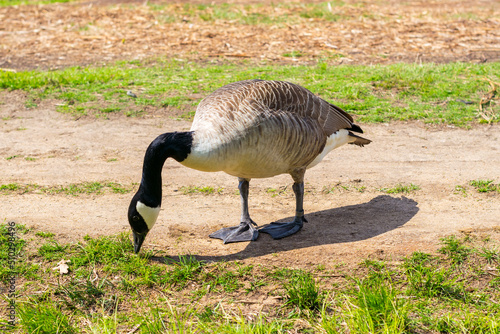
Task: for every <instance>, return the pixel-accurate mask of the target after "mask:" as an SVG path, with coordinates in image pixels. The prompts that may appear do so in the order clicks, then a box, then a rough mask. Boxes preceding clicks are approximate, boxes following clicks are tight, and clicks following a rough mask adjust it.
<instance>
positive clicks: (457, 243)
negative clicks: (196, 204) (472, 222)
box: [439, 235, 472, 264]
mask: <svg viewBox="0 0 500 334" xmlns="http://www.w3.org/2000/svg"><path fill="white" fill-rule="evenodd" d="M441 243H442V245H443V247H441V248H440V249H439V252H440V253H442V254H444V255H446V256H448V257H449V258H450V259H451V260H452V261H453V263H459V264H460V263H463V262H464V261H465V260H467V257H468V256H469V255H470V253H471V252H472V251H471V249H470V248H469V247H467V246H465V245H464V240H459V239H458V238H457V237H456V236H454V235H451V236H449V237H445V238H442V239H441Z"/></svg>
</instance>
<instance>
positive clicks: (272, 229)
mask: <svg viewBox="0 0 500 334" xmlns="http://www.w3.org/2000/svg"><path fill="white" fill-rule="evenodd" d="M297 174H298V175H297ZM297 174H292V177H293V178H294V181H295V183H294V184H293V187H292V189H293V192H294V193H295V202H296V209H295V219H294V220H293V221H291V222H286V223H271V224H269V225H268V226H266V227H264V228H261V229H260V230H259V231H260V232H264V233H267V234H269V235H271V237H273V239H282V238H285V237H288V236H290V235H292V234H295V233H297V232H298V231H300V229H301V228H302V226H303V225H304V222H307V220H306V218H305V217H304V207H303V205H304V171H302V172H301V173H297Z"/></svg>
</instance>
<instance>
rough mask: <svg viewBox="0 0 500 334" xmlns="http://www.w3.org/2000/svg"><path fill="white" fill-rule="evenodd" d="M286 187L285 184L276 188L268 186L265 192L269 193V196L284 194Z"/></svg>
mask: <svg viewBox="0 0 500 334" xmlns="http://www.w3.org/2000/svg"><path fill="white" fill-rule="evenodd" d="M287 188H288V187H287V186H281V187H279V188H278V189H276V188H271V187H269V188H266V193H268V194H270V195H271V197H276V196H281V195H285V194H286V191H287Z"/></svg>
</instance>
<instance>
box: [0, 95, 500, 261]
mask: <svg viewBox="0 0 500 334" xmlns="http://www.w3.org/2000/svg"><path fill="white" fill-rule="evenodd" d="M1 98H2V100H3V101H9V103H7V104H4V105H3V106H2V108H1V109H0V117H1V118H2V119H3V120H2V122H1V123H0V142H1V143H2V146H1V147H0V157H1V159H0V170H1V171H2V172H1V183H2V184H6V183H20V184H27V183H36V184H39V185H44V186H51V185H67V184H69V183H79V182H84V181H114V182H119V183H122V184H124V185H130V184H131V183H133V182H138V181H139V179H140V175H141V163H142V157H143V154H144V150H145V148H146V147H147V145H148V144H149V142H150V141H151V140H152V139H153V138H154V137H155V136H156V135H158V134H160V133H163V132H168V131H174V130H186V129H188V128H189V126H190V124H189V123H188V122H184V121H174V120H170V119H168V118H166V117H155V118H153V117H150V118H125V117H119V118H117V119H114V120H103V119H93V118H82V119H78V120H75V119H74V118H72V117H69V116H66V115H62V114H60V113H57V112H55V108H56V107H55V104H56V103H57V101H45V102H43V103H42V104H41V105H40V106H39V107H38V108H37V109H33V110H26V109H25V108H24V106H23V101H24V96H23V94H21V93H19V92H11V93H7V92H3V93H2V95H1ZM363 128H364V130H365V133H366V137H368V138H370V139H372V140H373V143H372V144H370V145H368V146H366V147H364V148H358V147H352V146H350V145H349V146H345V147H342V148H340V149H338V150H336V151H334V152H332V153H330V155H329V156H327V158H325V160H324V161H323V162H322V163H321V164H320V165H318V166H317V167H315V168H313V169H311V170H310V171H308V173H307V174H306V182H307V184H306V191H307V194H306V198H305V209H306V214H307V215H306V217H307V219H308V220H309V223H307V224H305V226H304V228H303V230H302V231H301V232H299V233H298V234H296V235H294V236H292V237H289V238H286V239H283V240H279V241H275V240H272V239H271V238H270V237H269V236H268V235H266V234H261V236H260V237H259V239H258V240H257V241H256V242H252V243H239V244H229V245H223V244H222V243H221V241H220V240H213V239H210V238H208V234H209V233H211V232H213V231H215V230H217V229H219V228H220V227H223V226H231V225H235V224H237V223H238V219H239V214H240V211H239V210H240V206H239V196H238V195H237V193H236V186H237V180H236V179H235V178H234V177H231V176H229V175H226V174H224V173H203V172H198V171H195V170H191V169H188V168H185V167H183V166H181V165H180V164H178V163H177V162H175V161H173V160H172V161H167V163H166V165H165V169H164V174H163V177H164V203H163V207H162V211H161V213H160V217H159V221H158V223H157V224H156V226H155V227H154V229H153V231H152V232H151V233H150V235H149V237H148V239H147V241H146V244H145V247H146V248H155V249H161V250H164V251H166V253H167V254H169V255H172V256H176V255H180V254H187V253H190V254H196V255H199V256H200V258H201V259H206V260H219V259H236V258H237V259H246V261H249V262H259V263H267V264H276V265H279V264H280V263H286V264H287V265H289V266H308V265H314V264H316V263H318V259H321V261H320V262H321V263H324V264H327V265H334V264H335V263H338V262H346V263H357V262H358V261H360V260H361V259H362V258H365V257H367V256H375V257H384V258H387V257H393V256H395V257H397V256H399V255H403V254H408V253H410V252H413V251H416V250H423V251H433V250H435V249H436V247H437V245H438V242H439V238H440V237H443V236H446V235H450V234H455V233H459V232H464V233H468V232H471V231H476V232H477V231H482V232H484V233H493V234H494V233H495V232H496V231H497V230H498V229H500V205H499V204H500V196H499V194H479V193H477V192H476V191H475V190H473V189H472V188H471V187H468V185H467V183H468V181H469V180H473V179H495V180H496V182H498V181H499V174H498V171H499V170H500V154H499V153H500V152H499V148H500V131H499V130H500V127H499V126H498V125H495V126H478V127H477V128H474V129H471V130H464V129H454V128H439V129H438V128H434V127H426V126H424V125H423V124H420V123H415V122H413V123H408V124H406V123H401V124H382V125H363ZM11 156H17V157H16V158H13V159H9V160H7V159H6V158H7V157H11ZM24 157H32V158H35V160H34V161H29V160H26V159H24ZM410 182H411V183H414V184H416V185H419V186H420V188H421V189H420V190H418V191H416V192H414V193H410V194H407V195H405V196H401V195H387V194H385V193H383V192H381V191H379V190H378V189H380V188H384V187H392V186H394V185H396V184H398V183H404V184H409V183H410ZM338 184H341V185H343V186H345V187H346V188H348V189H343V188H342V187H337V188H336V190H334V191H333V192H332V193H326V192H324V191H323V188H324V187H325V186H326V187H329V188H331V187H333V186H335V185H338ZM290 185H291V179H290V177H289V176H286V175H283V176H279V177H275V178H271V179H261V180H252V182H251V189H250V201H251V214H252V217H253V219H254V220H255V221H256V222H258V223H259V224H261V225H262V224H267V223H269V222H272V221H276V220H283V219H286V218H288V219H289V218H290V217H291V216H292V214H293V212H294V199H293V192H292V191H291V189H290ZM457 185H461V186H464V187H465V188H468V190H467V192H466V196H464V194H463V193H462V192H457V191H455V187H456V186H457ZM182 186H199V187H202V186H214V187H221V188H223V190H222V193H221V194H213V195H201V194H184V193H183V192H182V191H179V189H181V187H182ZM284 186H288V188H286V190H285V191H284V193H283V194H280V195H277V196H274V197H273V196H272V194H270V193H268V192H267V189H268V188H275V189H280V187H281V189H283V187H284ZM363 186H364V187H366V189H365V190H364V191H363V192H360V191H358V190H356V188H355V187H357V188H358V189H360V187H363ZM131 196H132V194H131V193H129V194H123V195H122V194H112V193H105V194H101V195H97V194H93V195H79V196H71V195H64V194H59V195H48V194H41V193H36V192H34V193H33V192H30V193H25V194H12V193H11V194H4V195H1V199H2V200H1V201H0V212H1V216H0V219H1V220H2V221H11V220H13V221H16V222H17V223H20V224H25V225H27V226H32V227H35V228H37V229H40V230H44V231H51V232H54V233H56V235H57V238H58V239H61V240H63V241H70V240H81V237H82V236H84V235H86V234H89V235H91V236H98V235H110V234H114V233H118V232H121V231H127V230H128V229H129V227H128V223H127V220H126V210H127V206H128V203H129V200H130V198H131Z"/></svg>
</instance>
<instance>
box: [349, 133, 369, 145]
mask: <svg viewBox="0 0 500 334" xmlns="http://www.w3.org/2000/svg"><path fill="white" fill-rule="evenodd" d="M371 142H372V141H371V140H369V139H366V138H363V137H360V136H358V135H355V134H354V133H352V132H351V131H349V144H354V145H358V146H361V147H363V146H365V145H368V144H370V143H371Z"/></svg>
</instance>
